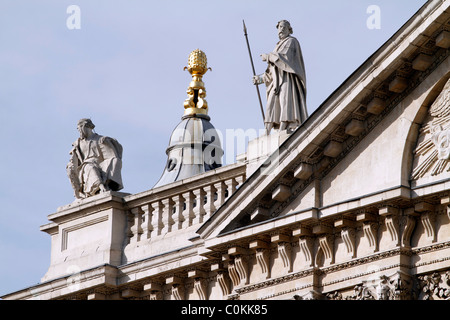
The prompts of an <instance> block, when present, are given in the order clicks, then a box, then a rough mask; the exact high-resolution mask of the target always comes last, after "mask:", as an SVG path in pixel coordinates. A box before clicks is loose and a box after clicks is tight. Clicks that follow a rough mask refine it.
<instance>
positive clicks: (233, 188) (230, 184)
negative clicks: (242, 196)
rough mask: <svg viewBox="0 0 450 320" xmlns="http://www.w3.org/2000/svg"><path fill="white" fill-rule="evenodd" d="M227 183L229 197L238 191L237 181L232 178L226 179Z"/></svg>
mask: <svg viewBox="0 0 450 320" xmlns="http://www.w3.org/2000/svg"><path fill="white" fill-rule="evenodd" d="M225 185H226V186H227V191H228V195H227V198H228V197H230V196H231V195H232V194H233V193H234V192H235V191H236V186H237V182H236V180H234V179H233V178H231V179H230V180H226V181H225Z"/></svg>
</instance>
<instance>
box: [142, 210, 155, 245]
mask: <svg viewBox="0 0 450 320" xmlns="http://www.w3.org/2000/svg"><path fill="white" fill-rule="evenodd" d="M141 209H142V212H143V213H142V223H141V229H142V235H141V239H142V240H145V239H150V238H151V234H152V231H153V226H152V216H153V214H152V212H153V210H154V208H153V207H152V206H151V205H144V206H142V207H141Z"/></svg>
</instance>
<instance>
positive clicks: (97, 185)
mask: <svg viewBox="0 0 450 320" xmlns="http://www.w3.org/2000/svg"><path fill="white" fill-rule="evenodd" d="M94 128H95V125H94V124H93V123H92V121H91V119H81V120H79V121H78V126H77V129H78V131H79V132H80V137H79V138H78V139H77V140H76V141H75V142H74V143H73V144H72V146H73V148H72V150H71V151H70V155H71V158H70V161H69V163H68V164H67V167H66V169H67V174H68V176H69V179H70V182H71V184H72V187H73V189H74V193H75V197H76V198H78V199H82V198H87V197H90V196H93V195H96V194H98V193H100V192H105V191H108V190H113V191H118V190H121V189H122V188H123V185H122V176H121V170H122V151H123V149H122V146H121V145H120V143H119V142H118V141H117V140H116V139H113V138H110V137H105V136H101V135H98V134H97V133H95V132H94V131H93V129H94Z"/></svg>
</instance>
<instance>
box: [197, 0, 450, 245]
mask: <svg viewBox="0 0 450 320" xmlns="http://www.w3.org/2000/svg"><path fill="white" fill-rule="evenodd" d="M448 6H449V5H448V3H447V4H442V3H441V4H436V3H429V4H427V5H425V6H424V7H422V9H421V10H419V12H417V13H416V14H415V15H414V16H413V17H412V18H411V19H410V20H409V21H408V22H407V23H406V24H405V25H404V26H403V27H402V28H401V29H400V30H399V31H398V32H397V33H395V34H394V35H393V36H392V38H391V39H389V41H387V42H386V43H385V44H384V45H383V46H382V47H381V48H379V49H378V50H377V51H376V52H375V53H374V54H373V55H372V56H371V57H369V58H368V59H367V60H366V61H365V62H364V63H363V64H362V65H361V66H360V67H359V68H358V69H357V70H356V71H355V72H354V73H353V74H352V75H351V76H350V77H349V78H348V79H347V80H346V81H345V82H344V83H343V84H342V85H341V86H340V87H339V88H337V89H336V91H335V92H333V93H332V94H331V95H330V97H329V98H328V99H327V100H326V101H325V102H324V103H323V104H322V105H321V106H320V107H319V108H317V110H316V111H315V112H314V113H313V114H312V115H310V117H309V118H308V119H307V120H306V121H305V122H304V123H303V124H302V125H301V126H300V127H299V128H297V130H296V131H295V132H293V133H292V134H291V135H290V137H289V138H288V139H287V140H285V141H284V142H283V143H282V144H281V145H280V147H279V149H278V150H276V151H275V152H274V153H273V154H272V156H271V157H269V158H268V159H267V160H266V162H265V163H264V164H262V165H261V166H260V167H259V168H258V169H257V170H256V171H255V172H253V173H252V174H251V175H250V176H249V177H247V180H246V181H245V182H244V183H243V184H242V185H241V186H240V187H239V189H238V190H237V191H236V192H235V193H234V194H233V195H232V196H231V197H230V198H229V199H228V200H227V201H226V202H225V203H224V205H223V206H222V207H220V208H219V209H218V210H217V211H216V212H215V213H214V215H213V216H212V217H211V218H210V219H209V220H208V221H206V222H205V223H204V224H203V225H202V227H201V228H200V229H199V230H198V233H199V234H200V236H201V237H202V238H203V239H205V240H206V241H208V239H210V240H211V241H212V242H211V243H214V244H215V243H220V241H225V240H217V239H219V238H221V237H222V238H223V236H225V235H229V234H232V233H233V232H241V231H242V230H246V229H247V230H250V229H252V228H253V229H252V230H253V231H248V232H247V233H246V235H247V236H251V235H252V234H253V235H254V232H256V231H255V230H256V228H254V227H255V226H263V225H264V224H267V225H268V224H272V227H273V226H274V225H276V224H277V223H281V222H279V221H280V220H283V221H284V222H286V223H297V222H299V221H300V220H302V221H307V220H311V221H317V220H318V219H320V218H323V217H326V216H329V215H333V214H336V213H337V212H340V213H342V212H344V213H345V212H346V211H348V210H351V209H352V208H356V207H359V208H360V207H362V206H364V204H372V205H376V204H377V203H381V202H383V200H384V199H386V197H390V198H396V199H398V201H399V202H401V201H402V199H403V198H408V197H410V188H411V180H410V177H411V169H412V168H411V167H412V157H413V156H412V154H413V149H414V148H415V147H416V144H417V135H418V130H419V128H420V125H421V123H422V122H423V121H424V120H423V119H424V114H425V113H426V112H427V108H428V107H429V106H430V104H431V103H432V101H429V100H430V98H429V97H430V95H433V94H435V93H433V92H434V91H435V90H436V85H437V84H438V83H439V86H440V87H441V88H442V81H443V79H444V78H446V77H447V78H448V75H447V73H448V70H450V62H449V57H448V44H447V43H444V42H445V41H442V38H443V36H442V34H443V33H444V35H446V34H445V33H446V32H447V33H448V31H447V28H448V26H449V23H450V20H449V18H450V15H449V14H448V13H447V12H446V10H447V11H448ZM427 16H437V17H438V18H437V19H434V18H433V19H431V18H430V19H427ZM432 21H434V22H432ZM436 21H439V23H435V22H436ZM435 96H436V95H435ZM343 206H344V207H343ZM259 230H264V228H263V227H259ZM213 239H215V240H213Z"/></svg>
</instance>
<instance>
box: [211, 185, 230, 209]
mask: <svg viewBox="0 0 450 320" xmlns="http://www.w3.org/2000/svg"><path fill="white" fill-rule="evenodd" d="M214 188H215V189H216V193H217V199H216V200H215V201H214V206H215V207H216V209H217V208H219V207H220V206H221V205H222V204H223V203H224V202H225V191H226V189H227V186H226V185H225V183H223V181H221V182H217V183H215V184H214Z"/></svg>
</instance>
